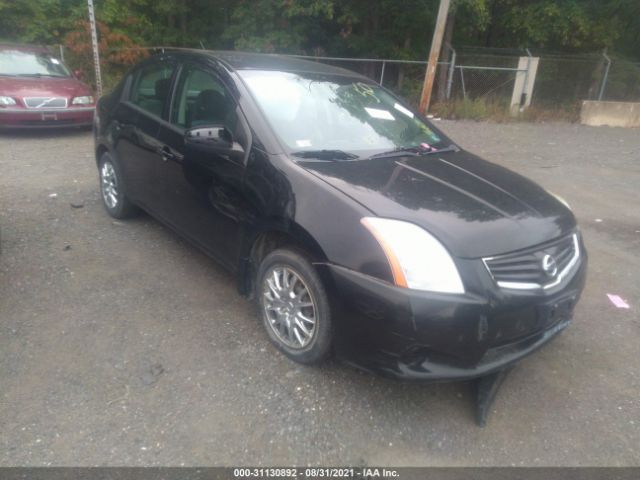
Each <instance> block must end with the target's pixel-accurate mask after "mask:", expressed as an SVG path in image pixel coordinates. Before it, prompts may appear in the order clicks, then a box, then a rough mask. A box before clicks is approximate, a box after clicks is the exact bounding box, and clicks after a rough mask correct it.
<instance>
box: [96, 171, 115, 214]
mask: <svg viewBox="0 0 640 480" xmlns="http://www.w3.org/2000/svg"><path fill="white" fill-rule="evenodd" d="M100 187H101V190H102V198H103V199H104V203H105V204H106V205H107V207H109V208H111V209H113V208H115V207H116V206H117V205H118V177H117V175H116V171H115V169H114V168H113V164H112V163H111V162H108V161H107V162H104V163H103V165H102V169H101V170H100Z"/></svg>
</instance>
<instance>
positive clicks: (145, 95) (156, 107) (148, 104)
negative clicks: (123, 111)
mask: <svg viewBox="0 0 640 480" xmlns="http://www.w3.org/2000/svg"><path fill="white" fill-rule="evenodd" d="M173 68H174V67H173V65H169V64H166V63H164V64H156V65H150V66H148V67H146V68H143V69H142V70H141V71H140V72H139V74H138V76H137V78H136V80H135V82H134V85H133V88H132V89H131V98H130V101H131V103H133V104H135V105H137V106H139V107H140V108H142V109H143V110H146V111H147V112H149V113H151V114H153V115H156V116H158V117H161V116H162V110H163V108H164V105H165V103H166V101H167V98H168V97H169V91H170V89H171V76H172V75H173Z"/></svg>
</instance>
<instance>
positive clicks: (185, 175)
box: [160, 63, 250, 269]
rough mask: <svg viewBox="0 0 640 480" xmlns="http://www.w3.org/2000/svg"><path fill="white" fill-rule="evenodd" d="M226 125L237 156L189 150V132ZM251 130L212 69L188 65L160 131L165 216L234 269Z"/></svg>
mask: <svg viewBox="0 0 640 480" xmlns="http://www.w3.org/2000/svg"><path fill="white" fill-rule="evenodd" d="M208 126H224V127H225V128H227V129H228V130H229V132H230V133H231V134H232V136H233V139H234V144H237V145H238V152H237V153H235V154H225V153H216V152H213V151H210V150H207V151H202V150H194V149H190V148H188V147H186V146H185V142H184V138H185V132H186V130H187V129H189V128H195V127H208ZM249 138H250V135H249V129H248V125H247V123H246V121H245V119H244V117H243V116H242V113H241V112H240V109H239V107H238V105H237V103H236V101H235V99H234V98H233V96H232V95H231V93H230V91H229V89H228V88H227V87H226V85H225V84H224V82H223V81H222V80H221V79H220V78H219V77H218V76H217V75H216V74H215V73H214V72H213V70H212V69H211V68H209V67H207V66H206V65H200V64H196V63H185V64H184V65H183V66H182V68H181V72H180V74H179V77H178V80H177V82H176V89H175V92H174V94H173V105H172V109H171V118H170V119H169V123H163V125H162V126H161V128H160V141H161V143H162V147H161V148H162V149H163V151H164V155H165V157H164V159H165V161H164V163H163V166H162V178H163V195H162V215H163V217H165V218H166V220H167V221H168V222H169V223H171V224H172V225H173V226H174V227H176V228H177V229H178V230H180V231H181V232H183V233H184V234H185V235H186V236H188V237H189V238H190V239H191V240H192V241H195V242H196V243H198V244H199V245H200V246H201V247H203V248H204V249H206V250H207V251H209V253H211V254H212V255H213V256H214V257H216V258H217V259H218V260H219V261H220V262H221V263H223V264H225V265H226V266H227V267H229V268H231V269H233V268H234V267H235V265H237V256H238V252H239V241H238V235H239V228H240V225H241V223H242V222H243V221H244V220H245V217H246V215H247V205H246V202H245V199H244V196H243V186H242V185H243V176H244V169H245V157H246V154H245V153H244V152H248V148H249Z"/></svg>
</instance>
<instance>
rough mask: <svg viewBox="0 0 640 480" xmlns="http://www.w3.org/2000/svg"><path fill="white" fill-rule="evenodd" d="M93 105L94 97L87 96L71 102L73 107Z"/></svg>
mask: <svg viewBox="0 0 640 480" xmlns="http://www.w3.org/2000/svg"><path fill="white" fill-rule="evenodd" d="M91 103H93V97H92V96H90V95H87V96H86V97H76V98H74V99H73V101H72V102H71V104H72V105H89V104H91Z"/></svg>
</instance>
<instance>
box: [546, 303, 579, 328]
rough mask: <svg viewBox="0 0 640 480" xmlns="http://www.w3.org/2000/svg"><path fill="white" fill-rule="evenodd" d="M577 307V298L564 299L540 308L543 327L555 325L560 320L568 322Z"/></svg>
mask: <svg viewBox="0 0 640 480" xmlns="http://www.w3.org/2000/svg"><path fill="white" fill-rule="evenodd" d="M575 305H576V299H575V297H570V298H564V299H562V300H558V301H556V302H553V303H548V304H546V305H541V306H540V307H538V319H539V321H540V324H541V325H543V327H545V328H546V327H550V326H552V325H555V324H556V323H558V322H559V321H560V320H567V319H570V318H571V317H572V316H573V308H574V307H575Z"/></svg>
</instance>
